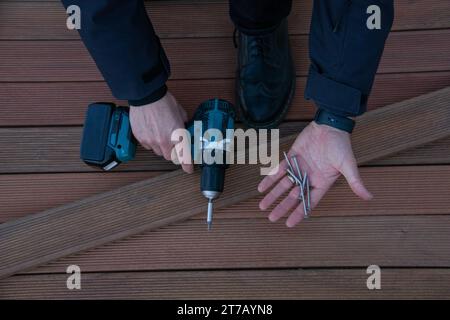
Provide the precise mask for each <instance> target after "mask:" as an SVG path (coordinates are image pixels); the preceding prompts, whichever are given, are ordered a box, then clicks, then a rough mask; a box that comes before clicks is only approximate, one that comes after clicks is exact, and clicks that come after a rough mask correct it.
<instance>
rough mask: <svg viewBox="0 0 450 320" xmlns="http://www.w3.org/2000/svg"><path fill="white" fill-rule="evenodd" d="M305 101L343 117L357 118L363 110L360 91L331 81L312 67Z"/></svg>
mask: <svg viewBox="0 0 450 320" xmlns="http://www.w3.org/2000/svg"><path fill="white" fill-rule="evenodd" d="M305 99H307V100H313V101H314V102H315V103H316V104H317V106H318V107H319V108H321V109H324V110H327V111H330V112H332V113H334V114H336V115H340V116H343V117H348V116H357V115H359V114H361V113H363V112H364V110H365V107H364V106H362V105H361V101H362V93H361V91H359V90H358V89H355V88H352V87H350V86H347V85H345V84H342V83H340V82H337V81H334V80H331V79H329V78H327V77H325V76H323V75H322V74H320V73H319V72H317V71H316V70H315V69H314V68H313V67H310V69H309V75H308V81H307V84H306V89H305Z"/></svg>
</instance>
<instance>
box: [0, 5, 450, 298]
mask: <svg viewBox="0 0 450 320" xmlns="http://www.w3.org/2000/svg"><path fill="white" fill-rule="evenodd" d="M311 3H312V1H310V0H307V1H295V2H294V8H293V12H292V13H291V15H290V29H289V30H290V34H291V36H292V40H293V49H294V52H295V56H296V65H297V74H298V83H297V93H296V97H295V100H294V103H293V106H292V108H291V110H290V112H289V114H288V115H287V120H291V121H294V122H290V123H285V124H284V125H283V126H282V134H283V135H287V134H293V133H295V132H298V131H299V130H300V129H301V128H302V127H303V126H304V123H302V122H298V121H299V120H301V121H304V120H310V119H311V118H312V115H313V112H314V107H313V105H312V104H311V103H309V102H306V101H304V99H303V90H304V85H305V80H306V79H305V74H306V70H307V67H308V59H307V33H308V28H309V21H310V11H311ZM146 6H147V10H148V12H149V14H150V16H151V17H152V20H153V22H154V24H155V29H156V30H157V32H158V34H159V35H160V36H161V38H162V39H163V43H164V45H165V47H166V49H167V52H168V55H169V57H170V59H171V61H172V70H173V76H172V79H171V80H170V81H169V88H170V90H171V91H172V92H173V93H174V94H175V95H176V97H177V98H178V99H179V101H180V102H181V103H182V104H183V105H184V107H185V108H186V109H187V111H188V113H189V114H190V115H191V114H192V112H193V110H194V109H195V107H196V106H197V104H198V103H199V102H200V101H202V100H204V99H206V98H209V97H211V96H219V97H223V98H226V99H229V100H231V101H233V100H234V89H233V87H234V85H233V84H234V72H235V70H234V68H235V62H234V61H235V55H236V52H235V49H234V48H233V46H232V40H231V38H230V37H231V33H232V31H233V26H232V24H231V23H230V20H229V16H228V5H227V2H226V1H224V0H199V1H189V0H179V1H174V0H171V1H148V2H147V3H146ZM395 6H396V17H395V22H394V26H393V30H394V31H393V32H392V33H391V35H390V37H389V40H388V45H387V48H386V51H385V54H384V58H383V61H382V64H381V68H380V70H379V74H378V75H377V77H376V81H375V85H374V88H373V94H372V95H371V98H370V101H369V110H375V109H377V108H380V107H383V106H385V105H389V104H392V103H398V102H400V101H403V100H405V99H409V98H412V97H414V96H417V95H420V94H425V93H428V92H432V91H435V90H438V89H441V88H444V87H448V86H450V51H449V50H450V7H449V2H448V1H447V0H429V1H426V0H415V1H410V0H396V1H395ZM211 16H214V19H210V17H211ZM204 48H208V55H207V56H206V58H205V54H204V52H205V49H204ZM211 48H215V50H210V49H211ZM37 57H38V58H37ZM199 57H203V58H202V59H199ZM0 82H1V85H0V97H1V99H0V106H1V107H3V109H5V110H10V111H11V112H2V114H1V115H0V127H3V128H0V146H1V147H2V152H0V206H1V207H2V210H1V211H0V223H1V222H4V221H6V220H11V219H14V218H18V217H21V216H26V215H29V214H30V213H32V212H36V211H40V210H45V209H48V208H50V207H53V206H58V205H60V204H65V203H67V202H71V201H74V200H78V199H81V198H83V197H85V196H87V195H92V194H95V193H102V192H104V191H108V190H112V189H115V188H116V187H121V186H124V185H127V184H129V183H132V182H135V181H141V180H144V179H147V178H150V177H154V176H156V175H159V174H161V172H160V171H159V170H173V169H174V166H173V165H170V164H168V163H167V162H166V161H164V160H162V159H161V158H159V157H155V156H154V155H153V154H152V153H151V152H145V151H144V150H142V149H140V150H139V156H138V159H137V160H136V161H134V162H133V163H132V164H130V165H124V166H122V167H121V168H120V169H119V172H114V173H109V174H103V173H98V172H97V173H96V172H92V170H90V169H89V168H88V167H87V166H85V165H84V164H82V163H81V161H80V160H79V156H78V148H79V139H80V130H81V129H80V127H79V126H80V125H81V124H82V121H83V117H84V112H85V109H86V106H87V104H88V103H90V102H94V101H115V99H113V98H112V96H111V93H110V92H109V89H108V88H107V86H106V85H105V83H104V82H103V80H102V78H101V76H100V74H99V73H98V71H97V69H96V67H95V65H94V64H93V62H92V60H91V58H90V57H89V56H88V55H87V53H86V50H85V49H84V47H83V46H82V44H81V42H80V41H79V36H78V34H77V32H74V31H68V30H67V29H66V28H65V13H64V9H63V7H62V5H61V4H60V1H59V0H46V1H42V0H28V1H15V0H3V1H0ZM43 110H44V112H43ZM431 113H432V110H430V112H429V113H423V114H422V115H420V116H418V117H419V118H421V119H422V120H423V121H427V119H429V114H431ZM406 117H407V118H408V117H409V115H406ZM399 125H400V126H404V125H408V124H404V123H403V122H402V123H400V122H399ZM409 125H411V126H414V125H415V124H414V123H412V122H411V123H410V124H409ZM362 129H364V128H362ZM370 132H372V131H370V130H369V131H368V132H367V134H368V135H372V136H373V137H376V135H377V132H375V131H374V132H372V133H370ZM424 135H427V131H426V130H424ZM397 138H398V136H396V135H395V134H394V135H393V137H392V141H390V143H387V144H386V147H387V148H388V149H389V150H392V148H395V147H396V143H397V144H398V141H399V140H398V139H397ZM421 138H422V137H418V138H417V139H418V140H420V139H421ZM419 142H420V143H421V142H423V141H416V143H419ZM370 143H372V142H370ZM370 143H369V144H368V146H367V148H366V149H368V148H370V147H375V148H379V147H381V146H379V145H376V144H370ZM411 145H414V142H413V141H408V143H407V146H405V147H408V148H407V149H408V150H405V151H402V152H399V153H397V154H393V155H390V156H389V157H385V158H383V159H378V160H376V161H371V162H368V163H367V165H369V166H370V167H364V168H363V169H362V174H363V177H364V179H365V181H366V182H367V184H368V186H369V188H370V189H371V190H372V191H373V192H374V194H375V196H376V198H375V200H374V201H372V202H370V203H363V202H362V201H359V200H357V199H356V197H354V196H349V195H350V194H351V193H350V191H349V190H348V187H347V186H346V185H345V183H344V181H343V180H342V179H341V180H340V181H338V183H337V185H336V186H335V187H334V188H333V189H332V191H331V192H330V193H329V194H327V196H326V198H325V199H324V201H323V202H322V203H321V205H320V207H319V208H318V209H317V210H315V212H314V217H313V218H312V219H310V221H308V222H307V223H305V224H304V225H301V226H300V227H299V228H298V229H295V230H287V229H285V228H284V227H283V226H282V224H281V223H280V224H276V225H273V224H270V223H268V222H267V221H266V219H265V216H266V214H265V213H261V212H260V211H259V210H258V209H257V203H258V201H259V199H260V197H256V198H251V199H248V200H246V201H243V202H240V203H236V204H235V205H232V206H229V207H226V208H222V209H220V210H218V212H217V219H216V220H215V221H216V223H215V224H216V226H215V230H214V233H213V234H210V235H207V234H206V232H205V230H204V228H203V227H204V225H203V224H202V221H199V219H204V214H203V213H202V214H199V215H194V216H192V218H190V220H188V221H187V222H185V223H177V224H175V225H173V226H168V227H165V228H162V229H158V230H156V231H150V232H146V233H143V234H140V235H136V236H134V237H131V238H127V239H124V240H120V241H118V242H115V243H108V244H106V245H104V246H101V247H98V248H96V249H93V250H89V251H85V252H82V253H79V254H76V255H72V256H68V257H66V258H62V259H60V260H56V261H54V262H52V263H50V264H48V265H44V266H41V267H39V268H37V269H34V270H30V273H31V274H22V275H18V276H13V277H10V278H9V279H5V280H2V281H0V299H1V298H7V299H9V298H18V297H28V298H39V299H42V298H189V299H192V298H209V297H213V298H254V299H256V298H265V299H267V298H290V299H293V298H337V299H343V298H370V299H372V298H450V296H449V292H450V288H449V283H450V281H449V280H450V278H449V277H450V268H449V267H450V266H449V263H450V256H449V254H448V252H449V250H448V249H449V248H448V245H447V244H448V243H449V240H450V239H448V237H449V236H448V235H449V234H450V233H449V230H448V225H449V221H448V219H449V218H448V217H449V216H450V212H449V208H450V206H449V203H448V202H449V201H450V200H449V198H448V193H449V190H450V185H449V183H450V169H449V165H450V138H444V139H439V140H436V141H433V142H432V143H427V144H425V145H420V146H417V147H414V148H409V147H410V146H411ZM397 147H398V146H397ZM356 152H357V154H359V155H363V154H365V153H364V152H362V153H361V150H356ZM409 165H419V166H411V167H410V166H409ZM379 166H383V167H379ZM384 166H387V167H384ZM199 203H200V200H199ZM201 203H202V205H203V202H201ZM90 219H91V221H92V223H95V221H96V219H98V217H97V216H96V215H95V214H93V215H91V216H90ZM250 231H252V233H251V232H250ZM295 231H297V232H295ZM300 231H301V232H300ZM1 236H2V234H1V233H0V238H1ZM186 239H189V240H188V241H186ZM355 239H356V241H355ZM210 240H212V241H211V242H210ZM42 241H45V239H42ZM238 243H244V244H245V245H241V246H239V245H238ZM304 243H308V244H309V245H310V246H304V245H303V244H304ZM0 246H1V243H0ZM190 246H192V247H190ZM217 248H219V251H217V250H215V249H217ZM367 248H369V249H370V250H367ZM8 249H9V248H8ZM202 250H204V251H202ZM186 252H191V253H192V254H191V255H186ZM205 252H206V253H207V254H208V259H206V258H205ZM168 253H170V254H168ZM177 254H178V256H176V255H177ZM180 257H182V258H180ZM264 257H266V259H264ZM130 261H132V262H130ZM72 263H78V264H80V265H81V266H82V270H83V271H86V273H84V274H83V290H81V291H79V292H76V291H69V290H67V289H66V286H65V281H66V278H67V275H66V274H65V268H66V266H67V265H68V264H72ZM368 264H379V265H381V267H382V268H383V271H382V288H383V290H380V291H377V292H374V291H369V290H367V288H366V285H365V284H366V279H367V274H366V273H365V267H367V265H368ZM261 266H263V267H267V268H277V269H270V270H260V268H261ZM1 267H3V266H0V269H1ZM225 267H229V268H232V269H233V270H232V271H231V270H230V271H220V269H222V268H225ZM317 267H320V268H319V269H317ZM388 267H401V268H388ZM419 267H420V269H415V268H419ZM428 267H432V269H429V268H428ZM175 268H180V269H186V270H185V271H173V269H175ZM199 268H210V269H216V270H208V271H199ZM242 268H245V269H247V268H248V270H237V269H242ZM255 268H256V269H255ZM285 268H308V269H306V270H292V269H285ZM323 268H325V269H323ZM169 269H171V270H172V271H170V272H166V271H164V270H169ZM234 269H236V270H234ZM155 270H158V271H155ZM188 270H192V271H188ZM105 271H108V272H105ZM121 271H127V272H125V273H122V272H121ZM41 272H43V273H46V274H39V273H41ZM91 272H93V273H91ZM268 288H270V290H269V289H268ZM218 289H219V290H218Z"/></svg>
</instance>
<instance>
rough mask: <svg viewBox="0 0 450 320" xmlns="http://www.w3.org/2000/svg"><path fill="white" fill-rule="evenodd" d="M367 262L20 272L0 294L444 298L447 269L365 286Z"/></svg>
mask: <svg viewBox="0 0 450 320" xmlns="http://www.w3.org/2000/svg"><path fill="white" fill-rule="evenodd" d="M367 277H368V275H367V273H366V268H360V269H355V270H352V269H344V270H342V269H319V270H302V269H297V270H244V271H243V270H240V271H195V272H186V271H180V272H126V273H102V274H99V273H94V274H90V273H86V274H83V275H82V279H83V280H82V289H81V290H67V288H66V286H65V283H66V280H67V274H65V273H60V274H51V275H21V276H14V277H11V278H9V279H6V280H3V281H1V282H0V298H1V299H18V298H22V299H370V300H372V299H448V298H450V288H449V283H450V271H449V270H448V269H414V268H412V269H407V270H405V269H389V268H386V269H384V268H383V269H382V278H381V279H382V289H381V290H368V289H367V286H366V281H367Z"/></svg>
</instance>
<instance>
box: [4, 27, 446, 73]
mask: <svg viewBox="0 0 450 320" xmlns="http://www.w3.org/2000/svg"><path fill="white" fill-rule="evenodd" d="M443 39H450V30H430V31H405V32H398V33H392V34H391V35H390V36H389V39H388V41H387V44H386V48H385V53H384V55H383V58H382V61H381V64H380V67H379V69H378V72H379V73H398V72H402V73H404V72H426V71H449V70H450V45H448V44H447V43H446V42H445V40H444V42H443ZM162 42H163V45H164V48H165V49H166V51H167V55H168V57H169V58H170V62H171V70H172V74H171V78H172V79H224V78H233V77H234V76H235V68H236V66H235V56H236V49H235V48H234V47H233V41H232V39H231V38H196V39H189V38H183V39H165V40H163V41H162ZM418 43H420V46H418V45H417V44H418ZM291 44H292V52H293V55H294V59H295V65H296V72H297V75H298V76H305V75H306V74H307V71H308V66H309V57H308V37H307V36H304V35H299V36H292V37H291ZM211 48H214V50H211ZM37 55H38V56H39V59H36V56H37ZM0 79H1V81H2V82H30V81H31V82H36V81H100V80H103V78H102V76H101V75H100V72H99V71H98V70H97V68H96V66H95V64H94V62H93V60H92V58H91V57H90V56H89V54H88V52H87V50H86V49H85V48H84V46H83V44H82V43H81V41H77V40H67V41H2V46H0Z"/></svg>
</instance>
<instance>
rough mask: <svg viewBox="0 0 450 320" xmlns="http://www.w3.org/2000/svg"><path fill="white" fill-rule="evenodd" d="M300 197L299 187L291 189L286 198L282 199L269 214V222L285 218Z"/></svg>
mask: <svg viewBox="0 0 450 320" xmlns="http://www.w3.org/2000/svg"><path fill="white" fill-rule="evenodd" d="M299 195H300V187H295V188H292V190H291V192H289V194H288V196H287V197H286V198H284V199H283V201H281V202H280V203H279V204H278V205H277V206H276V207H275V208H274V209H273V210H272V212H271V213H270V215H269V220H270V221H272V222H276V221H278V220H279V219H280V218H281V217H283V216H285V215H286V214H287V213H288V212H289V211H291V210H292V208H294V207H295V206H296V205H297V204H298V201H299V200H298V197H299Z"/></svg>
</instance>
